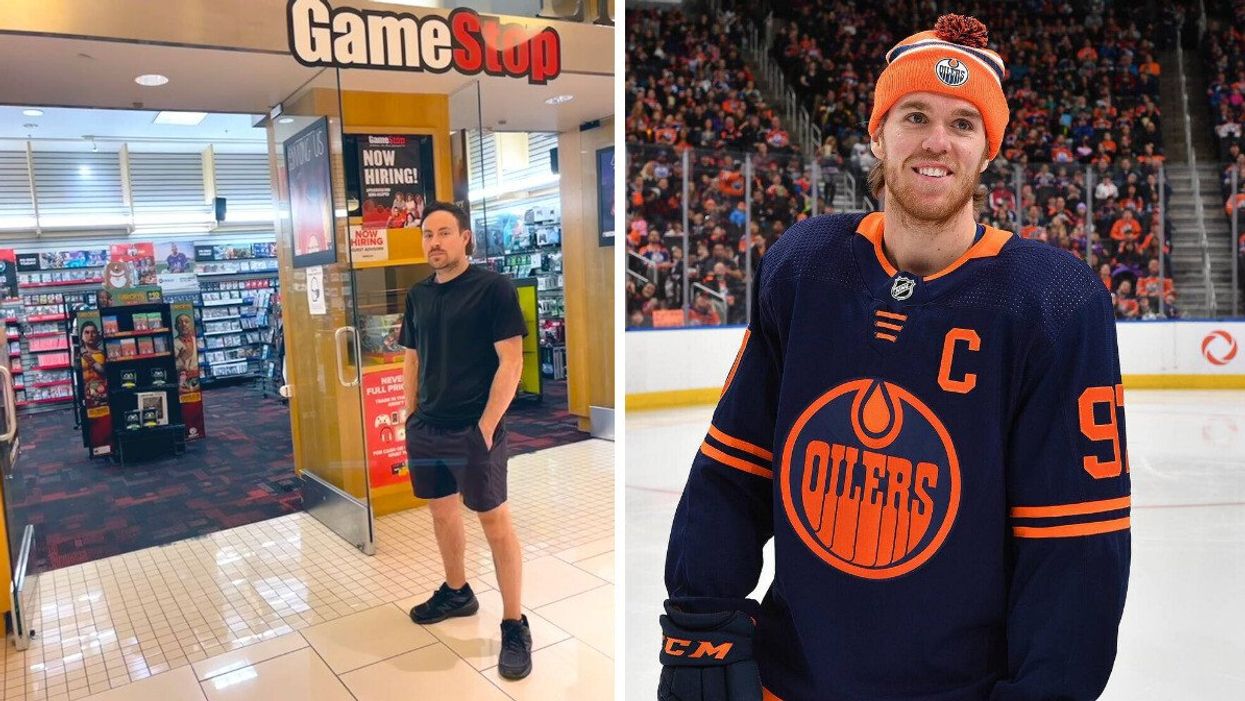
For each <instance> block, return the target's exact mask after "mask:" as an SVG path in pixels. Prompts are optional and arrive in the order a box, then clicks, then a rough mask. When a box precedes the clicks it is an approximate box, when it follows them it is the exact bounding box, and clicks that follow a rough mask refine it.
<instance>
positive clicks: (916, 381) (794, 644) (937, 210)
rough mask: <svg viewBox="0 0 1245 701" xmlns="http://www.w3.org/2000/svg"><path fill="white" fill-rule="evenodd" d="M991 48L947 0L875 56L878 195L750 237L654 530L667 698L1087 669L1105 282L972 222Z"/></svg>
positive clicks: (992, 102) (994, 58)
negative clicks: (684, 474)
mask: <svg viewBox="0 0 1245 701" xmlns="http://www.w3.org/2000/svg"><path fill="white" fill-rule="evenodd" d="M986 45H987V44H986V28H985V27H984V26H983V25H982V24H981V23H980V22H978V21H977V20H975V19H973V18H969V17H962V16H957V15H944V16H942V17H940V18H939V20H938V22H937V24H936V25H935V28H934V30H933V31H928V32H921V33H918V34H915V35H913V36H911V37H908V38H907V39H904V40H903V41H901V42H900V43H899V44H897V45H896V46H895V47H894V48H893V49H891V51H890V52H889V53H888V54H887V56H886V58H887V62H888V65H887V67H886V69H885V70H884V71H883V72H882V73H881V75H880V76H879V78H878V81H877V88H876V93H875V96H874V107H873V113H872V118H871V119H870V122H869V133H870V139H871V144H870V147H871V149H872V152H873V154H874V155H875V156H876V157H877V158H878V165H877V166H876V167H875V168H874V169H873V171H872V172H871V173H870V175H869V178H868V182H869V186H870V187H869V189H870V190H871V191H872V193H873V194H874V195H875V196H879V197H880V196H882V195H884V197H880V199H882V200H883V202H884V204H885V209H884V211H882V212H873V213H870V214H867V215H861V214H844V215H830V216H824V217H816V218H813V219H809V220H806V221H804V222H802V223H800V224H797V225H796V226H794V227H792V228H791V229H790V230H789V231H788V232H787V233H786V234H785V235H784V236H783V237H782V238H781V239H780V240H779V241H778V242H777V243H775V244H774V245H773V246H772V247H771V248H770V249H769V251H768V252H767V253H766V254H765V258H764V260H763V261H762V264H761V269H760V271H759V273H758V278H757V285H756V291H755V294H756V303H755V304H753V305H752V309H753V315H752V319H751V320H750V324H749V327H748V330H747V332H746V333H745V335H744V342H743V345H742V347H741V348H740V351H739V355H738V356H737V358H736V361H735V365H734V367H733V368H732V369H731V371H730V374H729V375H728V376H727V379H726V387H725V390H724V392H723V395H722V397H721V399H720V401H719V403H718V406H717V409H716V411H715V412H714V416H713V421H712V424H711V425H710V427H709V431H708V435H707V436H706V437H705V440H704V442H703V443H702V444H701V447H700V451H699V453H698V454H697V456H696V458H695V461H694V462H693V464H692V469H691V473H690V475H689V478H688V482H687V486H686V487H685V489H684V491H683V497H682V500H681V501H680V503H679V507H678V510H677V511H676V513H675V518H674V525H673V528H672V530H671V535H670V546H669V550H668V553H667V560H666V585H667V588H668V590H669V595H670V598H669V600H668V601H667V602H666V615H665V616H662V620H661V624H662V630H663V633H664V636H665V637H664V642H663V646H662V650H661V660H662V663H663V665H665V668H664V669H663V670H662V678H661V684H660V687H659V690H658V696H659V698H661V699H663V700H671V701H673V700H678V701H693V700H694V701H702V700H708V699H729V700H730V701H757V700H759V699H761V698H766V699H781V700H782V701H811V700H817V701H836V700H840V699H881V698H885V699H892V700H900V699H908V700H915V699H922V700H925V701H935V700H939V701H952V700H956V701H960V700H965V699H982V700H984V699H990V700H991V701H1010V700H1019V699H1092V698H1097V696H1098V695H1099V694H1100V693H1101V692H1102V690H1103V688H1104V687H1105V686H1106V683H1107V679H1108V677H1109V676H1110V673H1111V667H1112V665H1113V663H1114V660H1115V651H1116V640H1117V633H1118V628H1119V622H1120V616H1121V614H1122V611H1123V608H1124V597H1125V591H1126V589H1127V583H1128V566H1129V557H1130V538H1129V504H1130V496H1129V492H1130V487H1129V475H1128V457H1127V449H1126V443H1125V431H1124V408H1123V404H1124V401H1123V399H1124V396H1123V395H1124V393H1123V386H1122V385H1121V383H1120V370H1119V358H1118V350H1117V347H1116V339H1115V324H1114V319H1113V315H1112V309H1111V297H1110V294H1109V293H1108V291H1107V290H1106V289H1105V288H1104V287H1103V285H1102V282H1100V281H1099V280H1098V278H1097V277H1096V276H1095V275H1094V274H1093V272H1092V271H1091V270H1090V268H1089V267H1087V266H1086V265H1085V264H1084V262H1082V261H1079V260H1077V259H1076V258H1075V257H1074V256H1073V255H1072V254H1070V253H1068V252H1067V251H1063V250H1060V249H1057V248H1055V247H1053V246H1049V245H1046V244H1044V243H1041V242H1038V241H1034V240H1028V239H1022V238H1019V237H1016V236H1013V235H1012V234H1010V233H1009V232H1006V231H1002V230H999V229H994V228H990V227H986V226H982V225H980V224H978V223H977V222H976V221H975V216H974V215H975V208H974V206H973V193H974V190H975V189H976V187H977V183H978V181H979V179H980V174H981V173H982V172H983V171H985V169H986V167H987V166H988V163H989V159H991V158H994V157H995V155H996V154H997V153H998V151H999V147H1000V144H1001V143H1002V141H1003V132H1004V130H1005V128H1006V126H1007V122H1008V118H1009V113H1008V107H1007V103H1006V100H1005V98H1004V93H1003V89H1002V80H1003V75H1004V67H1003V61H1002V59H1000V58H999V56H998V54H996V53H995V52H993V51H991V50H989V49H987V48H986ZM770 538H773V539H774V558H775V560H774V566H775V577H774V581H773V583H772V585H771V586H770V587H769V590H768V592H767V594H766V595H765V597H764V600H763V601H761V602H760V603H758V602H756V601H753V600H751V599H749V598H747V597H748V595H749V594H750V592H752V590H753V589H754V588H755V587H756V586H757V584H758V578H759V576H760V573H761V564H762V546H763V545H764V544H765V542H766V541H768V540H769V539H770Z"/></svg>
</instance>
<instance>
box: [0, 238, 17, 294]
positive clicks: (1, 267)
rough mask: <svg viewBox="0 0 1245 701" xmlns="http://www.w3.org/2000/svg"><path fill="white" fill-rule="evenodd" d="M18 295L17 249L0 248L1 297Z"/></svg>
mask: <svg viewBox="0 0 1245 701" xmlns="http://www.w3.org/2000/svg"><path fill="white" fill-rule="evenodd" d="M16 296H17V251H14V250H13V249H11V248H0V297H3V298H4V299H11V298H13V297H16Z"/></svg>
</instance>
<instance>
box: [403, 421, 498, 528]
mask: <svg viewBox="0 0 1245 701" xmlns="http://www.w3.org/2000/svg"><path fill="white" fill-rule="evenodd" d="M506 437H507V433H506V427H505V423H504V422H503V423H501V424H498V426H497V430H496V431H494V433H493V449H492V450H489V449H487V448H485V447H484V436H482V435H480V428H479V426H477V425H476V424H472V425H471V426H470V427H468V428H464V429H446V428H437V427H436V426H430V425H428V424H426V423H424V422H422V421H420V420H419V419H417V418H415V417H414V416H411V417H410V418H408V419H407V420H406V454H407V457H408V459H409V464H410V470H411V487H412V488H413V489H414V490H415V496H416V497H418V498H420V499H440V498H441V497H448V496H450V495H451V494H456V493H460V492H461V493H462V495H463V503H464V504H466V505H467V508H468V509H471V510H472V511H476V512H483V511H492V510H493V509H496V508H497V507H499V506H501V505H502V504H504V503H505V502H506V459H507V458H506Z"/></svg>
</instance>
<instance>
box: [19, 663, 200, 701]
mask: <svg viewBox="0 0 1245 701" xmlns="http://www.w3.org/2000/svg"><path fill="white" fill-rule="evenodd" d="M5 696H6V697H7V696H8V694H7V693H6V694H5ZM86 698H87V699H89V701H204V700H205V697H204V695H203V689H201V688H199V680H198V679H195V674H194V671H193V670H191V669H190V668H189V667H182V668H181V669H178V670H174V671H172V672H166V673H164V674H158V675H156V676H154V677H149V678H147V679H143V680H142V681H137V682H134V683H133V684H127V685H125V686H122V687H120V688H116V689H112V690H110V691H105V692H103V693H100V694H95V695H92V696H87V697H86Z"/></svg>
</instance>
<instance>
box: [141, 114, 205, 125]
mask: <svg viewBox="0 0 1245 701" xmlns="http://www.w3.org/2000/svg"><path fill="white" fill-rule="evenodd" d="M205 117H207V112H161V113H160V114H157V115H156V118H155V119H154V120H152V124H169V125H173V126H178V127H197V126H199V123H200V122H202V121H203V119H204V118H205Z"/></svg>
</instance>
